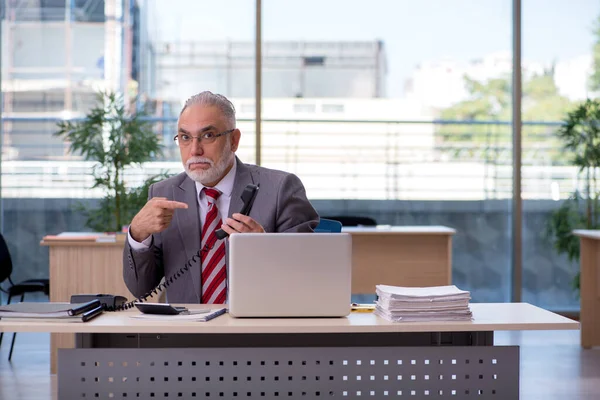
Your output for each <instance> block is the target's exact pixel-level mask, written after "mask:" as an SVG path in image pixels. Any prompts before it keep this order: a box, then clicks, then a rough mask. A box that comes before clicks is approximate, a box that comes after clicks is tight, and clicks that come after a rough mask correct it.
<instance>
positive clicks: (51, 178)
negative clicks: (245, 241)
mask: <svg viewBox="0 0 600 400" xmlns="http://www.w3.org/2000/svg"><path fill="white" fill-rule="evenodd" d="M34 3H35V4H37V6H35V4H34ZM65 4H71V5H72V7H71V8H65ZM254 4H255V3H254V1H252V0H237V1H229V2H227V4H225V3H223V4H221V2H209V1H206V0H202V1H200V0H188V1H177V2H171V1H166V0H164V1H160V0H158V1H142V2H140V1H133V0H125V1H122V2H121V1H115V0H106V1H86V0H73V1H71V2H65V1H62V2H61V1H51V2H49V1H44V2H31V1H27V0H11V1H5V0H3V1H2V2H1V7H0V10H1V11H2V12H1V14H0V15H1V20H2V26H1V36H0V38H1V50H2V66H1V67H2V68H1V72H2V90H3V93H2V94H3V104H2V127H3V133H2V183H1V184H2V186H1V194H2V196H1V201H2V210H3V211H2V222H3V233H4V235H5V237H6V238H7V241H8V244H9V248H10V250H11V253H12V259H13V264H14V266H15V272H14V274H13V278H14V280H15V281H18V280H22V279H26V278H44V277H48V250H47V249H46V248H43V247H41V246H40V245H39V242H40V240H41V239H42V237H44V236H45V235H48V234H58V233H60V232H64V231H91V230H93V229H92V228H91V227H90V226H86V218H85V216H84V215H83V214H82V213H81V212H80V211H78V210H77V209H76V206H77V205H78V204H84V205H86V206H92V207H95V208H98V207H99V201H100V199H101V198H102V197H103V196H104V194H105V193H104V191H103V190H102V189H99V188H96V189H91V188H92V186H93V184H94V179H93V177H92V174H91V171H92V168H93V167H94V166H95V165H96V164H95V163H94V162H91V161H85V160H84V158H83V157H82V156H81V155H80V154H72V153H70V152H69V146H68V145H67V144H65V142H63V140H62V139H61V138H59V137H55V136H53V133H54V132H56V131H57V130H58V127H57V123H58V122H60V121H63V120H66V119H72V120H81V119H82V118H83V117H85V115H86V113H87V112H88V111H89V110H90V108H91V107H92V106H94V105H96V104H97V103H96V93H97V92H98V91H100V90H105V89H106V90H109V89H112V90H116V91H118V92H120V93H122V94H123V96H124V99H125V104H126V107H127V108H128V110H130V111H133V110H135V109H136V108H144V109H145V110H146V111H148V112H149V114H150V117H149V118H150V121H151V126H152V129H154V131H155V132H156V133H157V134H158V135H159V136H160V137H161V138H163V139H164V141H163V144H164V145H165V151H164V156H163V157H162V158H157V159H155V160H154V161H152V162H148V163H146V165H145V166H144V168H143V169H142V168H128V169H127V170H126V185H127V186H129V187H136V186H139V185H140V184H141V183H142V182H143V180H144V178H146V177H149V176H151V175H154V174H156V173H159V172H163V171H164V172H167V173H179V172H182V171H183V167H182V165H181V160H180V156H179V152H178V150H177V149H176V148H175V146H174V142H173V136H174V134H175V126H176V121H177V117H178V114H179V112H180V109H181V107H182V105H183V103H184V101H185V100H186V99H187V98H188V97H189V96H191V95H193V94H195V93H198V92H200V91H203V90H212V91H215V92H218V93H221V94H224V95H226V96H229V97H230V98H231V100H232V101H233V103H234V104H235V105H236V106H237V108H238V110H239V113H238V116H239V117H240V123H239V127H240V128H241V129H242V130H243V131H244V137H243V140H242V144H241V149H240V151H239V154H240V157H242V158H243V159H244V161H246V162H253V161H254V114H253V112H252V110H253V108H254V94H255V92H254V87H255V86H254V70H255V68H254V54H255V45H254V26H255V25H254V21H255V16H254V15H255V14H254ZM232 9H235V10H236V12H231V10H232ZM208 14H210V15H208ZM106 15H109V17H106ZM121 20H122V21H123V24H119V23H118V21H121ZM136 100H137V101H136ZM109 229H110V228H106V229H103V230H109ZM110 230H112V229H110Z"/></svg>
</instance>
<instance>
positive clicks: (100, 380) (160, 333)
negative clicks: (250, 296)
mask: <svg viewBox="0 0 600 400" xmlns="http://www.w3.org/2000/svg"><path fill="white" fill-rule="evenodd" d="M188 307H189V308H191V309H193V308H196V307H203V308H204V307H205V306H199V305H188ZM471 309H472V312H473V321H469V322H435V323H427V322H425V323H416V322H411V323H391V322H388V321H385V320H383V319H381V318H379V317H377V316H375V315H374V314H370V313H354V314H351V315H349V316H348V317H347V318H319V319H311V318H307V319H300V318H297V319H236V318H232V317H231V316H229V315H224V316H221V317H218V318H216V319H214V320H212V321H209V322H172V321H168V322H165V321H148V320H139V319H134V318H130V316H131V315H132V314H134V313H136V312H137V311H127V312H120V313H105V314H103V315H101V316H99V317H98V318H96V319H94V320H92V321H91V322H88V323H64V322H63V323H61V322H56V323H54V322H50V323H46V322H44V323H42V322H16V321H14V322H10V321H0V331H4V332H12V331H18V332H71V333H77V336H78V348H77V349H72V350H62V349H61V350H60V364H59V371H58V389H59V398H75V397H77V398H80V397H82V394H83V393H85V396H86V397H92V398H93V397H95V396H97V397H101V398H110V397H115V398H121V396H123V397H125V396H127V397H136V398H137V397H141V398H150V397H155V398H172V397H178V396H179V397H185V398H190V397H200V398H204V397H209V396H210V397H213V396H214V397H224V398H233V397H243V398H247V397H252V398H254V397H263V398H264V397H265V396H266V398H273V397H277V396H279V397H282V396H285V398H291V399H300V398H315V397H319V396H324V395H327V397H330V396H339V397H347V398H359V397H360V398H362V397H364V396H367V395H368V396H370V397H372V398H382V397H385V396H388V395H389V396H391V397H396V396H415V395H416V396H418V397H419V398H421V397H423V396H426V395H435V396H439V395H440V394H443V396H445V397H444V398H447V397H449V396H456V397H452V398H457V399H462V398H472V396H473V394H474V393H479V395H477V397H478V398H482V399H488V398H489V399H496V398H501V399H518V396H519V349H518V347H516V346H493V331H495V330H558V329H577V328H578V326H579V324H578V323H577V322H574V321H572V320H569V319H567V318H564V317H561V316H559V315H556V314H553V313H551V312H548V311H545V310H543V309H540V308H537V307H534V306H532V305H529V304H526V303H514V304H510V303H508V304H472V305H471ZM490 339H491V341H490ZM557 362H558V361H557ZM413 392H414V394H413ZM261 393H264V394H261ZM399 393H402V394H399ZM138 394H139V395H138ZM136 395H138V396H136ZM361 396H362V397H361Z"/></svg>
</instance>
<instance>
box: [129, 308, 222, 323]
mask: <svg viewBox="0 0 600 400" xmlns="http://www.w3.org/2000/svg"><path fill="white" fill-rule="evenodd" d="M226 312H227V308H218V309H215V310H211V311H210V312H200V313H198V312H196V313H194V310H190V313H189V314H177V315H164V314H142V313H140V314H135V315H132V316H131V318H136V319H145V320H148V321H165V322H175V321H196V322H207V321H210V320H211V319H215V318H216V317H218V316H220V315H223V314H225V313H226Z"/></svg>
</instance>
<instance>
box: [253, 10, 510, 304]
mask: <svg viewBox="0 0 600 400" xmlns="http://www.w3.org/2000/svg"><path fill="white" fill-rule="evenodd" d="M263 8H264V22H263V30H264V43H263V58H262V64H263V65H262V68H263V69H262V70H263V97H264V100H263V113H262V132H263V143H264V146H263V149H262V154H263V156H262V158H263V164H264V165H266V166H269V167H274V168H280V169H284V170H288V171H292V172H295V173H297V174H298V175H299V176H300V177H301V178H302V180H303V182H304V183H305V185H306V186H307V191H308V194H309V197H310V198H311V199H314V200H315V202H314V203H315V204H316V205H317V208H318V211H319V212H320V214H321V215H339V214H355V215H360V216H369V217H372V218H374V219H375V220H376V222H377V223H379V224H390V225H446V226H450V227H453V228H455V229H456V230H457V235H456V237H455V238H454V249H453V279H454V282H455V283H456V284H457V285H459V286H460V287H463V288H466V289H469V290H471V291H472V293H473V298H474V300H475V301H505V300H508V299H509V293H510V290H509V288H510V253H511V252H510V248H511V244H510V243H511V240H510V232H511V231H510V218H511V210H510V198H511V197H512V178H511V174H512V172H511V171H512V169H511V157H512V144H511V123H510V120H511V97H510V90H511V71H512V55H511V43H512V42H511V2H510V1H506V0H496V1H487V2H485V4H483V3H481V4H479V3H473V2H472V1H460V0H458V1H452V2H450V3H449V2H446V1H433V2H431V1H428V2H414V1H392V0H378V1H372V2H370V3H368V4H367V3H364V2H360V1H347V0H345V1H341V0H340V1H327V2H322V1H316V0H307V1H295V2H280V1H276V0H265V1H264V2H263ZM316 10H318V11H316Z"/></svg>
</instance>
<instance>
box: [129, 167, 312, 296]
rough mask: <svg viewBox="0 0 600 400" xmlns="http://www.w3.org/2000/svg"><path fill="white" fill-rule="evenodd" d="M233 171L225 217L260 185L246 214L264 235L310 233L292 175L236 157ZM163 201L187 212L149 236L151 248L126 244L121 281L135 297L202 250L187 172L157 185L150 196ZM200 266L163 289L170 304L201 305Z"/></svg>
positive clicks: (307, 208) (304, 202) (305, 205)
mask: <svg viewBox="0 0 600 400" xmlns="http://www.w3.org/2000/svg"><path fill="white" fill-rule="evenodd" d="M236 162H237V170H236V175H235V181H234V186H233V192H232V194H231V203H230V205H229V216H230V217H231V215H232V214H233V213H236V212H239V210H240V209H241V208H242V200H241V197H240V196H241V194H242V192H243V191H244V188H245V187H246V185H248V184H250V183H252V184H260V189H259V191H258V194H257V196H256V199H255V201H254V204H253V206H252V210H251V211H250V217H252V218H254V219H255V220H256V221H257V222H259V223H260V224H261V225H262V226H263V228H264V229H265V231H267V232H312V231H313V229H314V228H315V227H316V226H317V224H318V222H319V216H318V214H317V212H316V211H315V209H314V208H313V207H312V205H311V204H310V202H309V201H308V199H307V197H306V192H305V190H304V186H303V185H302V182H301V181H300V179H298V177H297V176H295V175H293V174H289V173H286V172H282V171H277V170H272V169H267V168H263V167H258V166H255V165H248V164H244V163H242V162H241V161H240V160H239V159H237V157H236ZM155 196H156V197H166V198H168V199H169V200H175V201H180V202H182V203H187V204H188V208H187V209H177V210H175V214H174V216H173V220H172V221H171V224H170V225H169V227H168V228H167V229H166V230H164V231H163V232H160V233H157V234H154V235H153V241H152V245H151V246H150V248H149V249H147V250H143V251H134V250H132V249H131V247H130V246H129V243H128V241H125V249H124V251H123V279H124V280H125V284H126V285H127V287H128V288H129V290H130V291H131V293H133V294H134V295H135V296H136V297H140V296H143V295H145V294H147V293H148V292H149V291H151V290H152V289H154V288H155V287H156V286H158V284H159V283H160V281H161V279H162V278H163V277H167V278H169V277H171V276H173V275H174V274H176V273H177V271H179V270H180V269H181V268H182V267H184V266H185V265H186V262H187V261H188V260H190V259H191V258H192V257H193V256H194V255H195V254H197V253H198V251H199V249H200V216H199V214H198V212H199V211H198V202H197V200H196V185H195V183H194V181H192V180H191V179H190V178H189V177H188V176H187V175H186V174H185V172H182V173H181V174H179V175H177V176H174V177H172V178H169V179H165V180H164V181H161V182H158V183H155V184H154V185H152V186H151V187H150V189H149V191H148V197H149V198H152V197H155ZM200 277H201V269H200V262H199V261H198V262H194V263H191V264H190V270H188V271H187V272H186V273H185V274H184V275H181V277H180V278H178V279H176V280H174V281H173V282H172V283H170V284H169V286H168V288H167V296H168V301H169V302H172V303H199V302H200V299H201V293H200V290H201V282H200Z"/></svg>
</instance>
